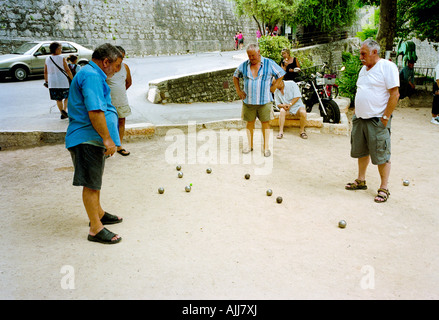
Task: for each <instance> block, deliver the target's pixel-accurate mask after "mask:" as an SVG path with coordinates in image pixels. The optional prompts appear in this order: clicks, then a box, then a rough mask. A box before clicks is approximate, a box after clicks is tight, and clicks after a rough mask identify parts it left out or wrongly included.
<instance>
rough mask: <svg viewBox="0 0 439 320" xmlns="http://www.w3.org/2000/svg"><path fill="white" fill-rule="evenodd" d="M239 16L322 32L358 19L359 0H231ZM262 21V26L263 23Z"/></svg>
mask: <svg viewBox="0 0 439 320" xmlns="http://www.w3.org/2000/svg"><path fill="white" fill-rule="evenodd" d="M230 1H232V2H234V3H235V8H236V13H237V15H238V16H242V15H246V16H248V17H253V19H255V21H256V22H257V24H258V26H259V30H260V31H261V33H262V34H264V33H263V32H262V25H268V26H270V27H273V26H274V25H276V24H278V23H280V22H286V23H288V24H289V25H292V26H293V25H302V26H304V27H310V28H313V29H315V30H319V31H323V32H331V31H334V30H336V29H339V28H344V27H349V26H351V25H352V24H353V22H354V21H355V19H356V3H357V1H358V0H230ZM261 22H262V25H261Z"/></svg>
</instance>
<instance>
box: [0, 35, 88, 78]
mask: <svg viewBox="0 0 439 320" xmlns="http://www.w3.org/2000/svg"><path fill="white" fill-rule="evenodd" d="M52 42H54V41H33V42H27V43H25V44H23V45H22V46H21V47H19V48H18V49H16V50H14V51H13V52H12V53H10V54H3V55H0V78H5V77H6V76H11V77H12V78H14V79H16V80H18V81H21V80H24V79H26V78H27V77H28V76H30V75H40V74H44V64H45V62H46V58H47V56H49V55H50V54H51V53H50V49H49V46H50V44H51V43H52ZM56 42H59V43H61V45H62V53H61V55H62V56H64V57H66V58H67V57H68V56H69V55H71V54H74V55H76V56H78V61H77V64H79V65H83V64H86V63H87V62H88V61H89V60H91V56H92V54H93V50H90V49H87V48H85V47H83V46H81V45H79V44H77V43H74V42H70V41H56Z"/></svg>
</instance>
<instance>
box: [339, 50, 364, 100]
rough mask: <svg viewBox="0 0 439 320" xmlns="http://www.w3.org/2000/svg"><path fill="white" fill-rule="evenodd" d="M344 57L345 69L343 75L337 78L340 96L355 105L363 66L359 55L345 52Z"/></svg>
mask: <svg viewBox="0 0 439 320" xmlns="http://www.w3.org/2000/svg"><path fill="white" fill-rule="evenodd" d="M342 56H343V67H344V68H345V69H344V71H342V72H341V75H340V76H339V77H337V80H336V83H337V84H338V89H339V92H340V95H341V96H343V97H348V98H350V99H351V103H353V102H354V101H353V100H354V99H355V93H356V91H357V80H358V73H359V72H360V69H361V67H362V66H363V65H362V63H361V61H360V56H359V54H352V53H347V52H344V53H343V54H342Z"/></svg>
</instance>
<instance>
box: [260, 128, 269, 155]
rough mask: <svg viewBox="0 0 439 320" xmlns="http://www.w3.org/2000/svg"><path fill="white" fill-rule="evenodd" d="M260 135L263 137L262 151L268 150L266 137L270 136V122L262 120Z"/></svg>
mask: <svg viewBox="0 0 439 320" xmlns="http://www.w3.org/2000/svg"><path fill="white" fill-rule="evenodd" d="M262 136H263V137H264V151H268V140H269V139H268V138H269V137H270V123H269V122H268V121H265V122H262Z"/></svg>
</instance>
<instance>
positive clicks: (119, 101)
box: [107, 46, 132, 156]
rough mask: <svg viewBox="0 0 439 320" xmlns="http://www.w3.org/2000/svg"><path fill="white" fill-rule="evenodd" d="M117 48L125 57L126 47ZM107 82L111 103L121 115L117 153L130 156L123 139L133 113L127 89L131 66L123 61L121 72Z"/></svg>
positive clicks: (129, 83)
mask: <svg viewBox="0 0 439 320" xmlns="http://www.w3.org/2000/svg"><path fill="white" fill-rule="evenodd" d="M116 48H117V49H118V50H119V51H120V52H121V53H122V56H123V58H125V49H124V48H122V47H121V46H116ZM107 84H108V86H109V87H110V89H111V103H112V104H113V106H115V107H116V110H117V114H118V117H119V138H120V143H121V145H120V146H119V147H117V153H119V154H120V155H122V156H129V155H130V152H128V151H126V150H125V149H124V148H123V147H122V140H123V136H124V134H125V123H126V117H128V116H129V115H130V114H131V108H130V105H129V104H128V96H127V90H128V88H129V87H130V86H131V84H132V79H131V71H130V68H129V67H128V66H127V65H126V64H125V63H123V62H122V67H121V68H120V71H119V72H116V73H115V74H114V75H113V76H112V77H111V78H107Z"/></svg>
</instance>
